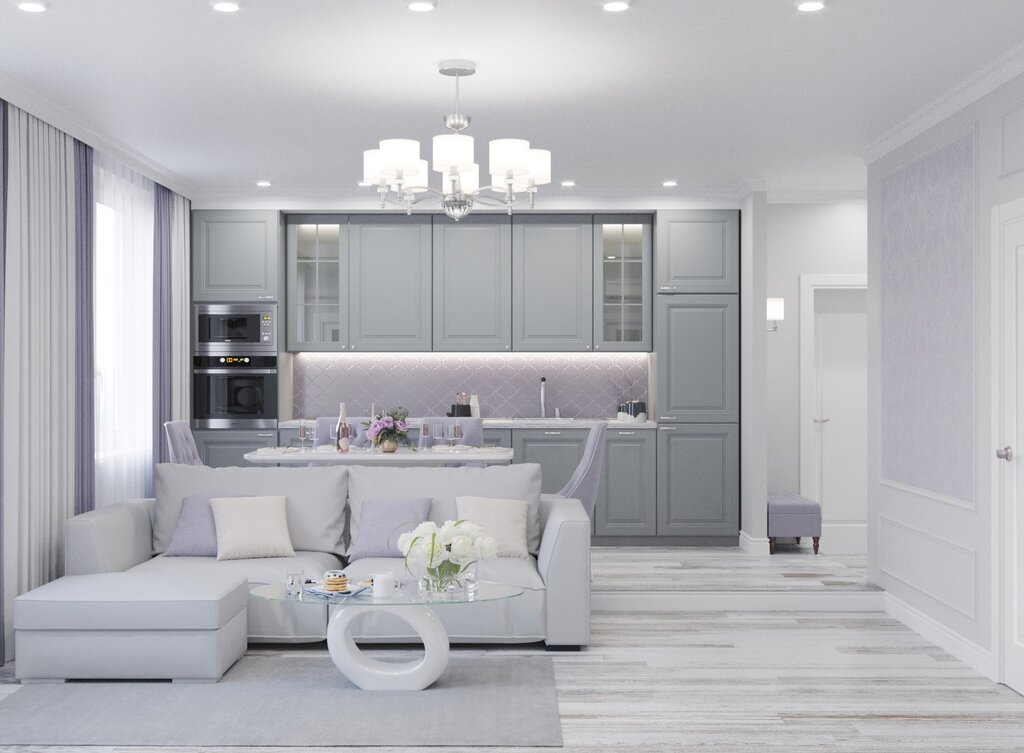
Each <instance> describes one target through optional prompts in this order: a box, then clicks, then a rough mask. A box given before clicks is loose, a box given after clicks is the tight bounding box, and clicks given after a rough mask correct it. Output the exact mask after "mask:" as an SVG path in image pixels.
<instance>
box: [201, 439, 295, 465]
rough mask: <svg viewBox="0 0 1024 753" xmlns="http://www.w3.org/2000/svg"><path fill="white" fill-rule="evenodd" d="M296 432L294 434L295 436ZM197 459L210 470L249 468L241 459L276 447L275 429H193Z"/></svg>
mask: <svg viewBox="0 0 1024 753" xmlns="http://www.w3.org/2000/svg"><path fill="white" fill-rule="evenodd" d="M297 433H298V432H296V434H297ZM192 435H193V436H194V437H195V438H196V448H197V449H198V450H199V457H201V458H202V459H203V462H204V463H205V464H206V465H208V466H210V467H211V468H223V467H225V466H229V465H236V466H249V467H250V468H251V467H252V465H251V464H250V463H247V462H245V460H244V459H243V458H242V456H243V455H245V453H247V452H252V451H253V450H257V449H259V448H260V447H276V446H277V429H251V430H242V429H193V430H192Z"/></svg>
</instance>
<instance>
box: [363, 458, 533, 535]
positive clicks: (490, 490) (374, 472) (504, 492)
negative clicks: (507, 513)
mask: <svg viewBox="0 0 1024 753" xmlns="http://www.w3.org/2000/svg"><path fill="white" fill-rule="evenodd" d="M540 481H541V476H540V466H539V465H538V464H537V463H520V464H517V465H499V466H489V467H487V468H465V467H463V468H374V467H369V466H352V467H351V468H349V477H348V501H349V506H350V507H351V510H352V538H356V536H357V535H358V532H359V511H360V507H361V505H362V503H363V502H365V501H366V500H368V499H380V498H382V497H421V496H422V497H432V498H433V500H434V504H433V505H432V506H431V509H430V520H433V521H434V522H435V523H438V524H440V523H443V522H444V521H446V520H454V519H455V518H456V517H457V510H456V507H455V498H456V497H461V496H465V495H471V496H478V497H500V498H503V499H522V500H525V501H526V504H527V518H526V534H527V545H528V547H529V550H530V552H531V553H536V552H537V550H538V549H539V548H540Z"/></svg>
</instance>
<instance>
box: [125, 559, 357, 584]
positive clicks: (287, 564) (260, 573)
mask: <svg viewBox="0 0 1024 753" xmlns="http://www.w3.org/2000/svg"><path fill="white" fill-rule="evenodd" d="M340 568H341V559H339V558H338V557H337V556H336V555H333V554H327V553H325V552H303V551H297V552H295V556H294V557H261V558H257V559H248V560H223V561H218V560H215V559H210V558H209V557H167V556H165V555H160V556H159V557H154V558H153V559H151V560H147V561H145V562H143V563H142V564H140V565H136V566H135V567H133V568H132V569H131V570H129V571H128V572H131V573H152V574H161V573H181V574H183V575H187V576H188V577H189V578H191V579H192V580H194V581H196V582H198V581H200V580H203V579H205V578H206V577H208V575H210V574H211V573H212V574H215V575H216V574H220V573H223V574H226V575H231V576H233V577H236V578H243V579H245V580H247V581H249V583H250V584H258V583H284V576H285V574H286V573H287V572H288V571H289V570H302V572H303V573H305V576H306V577H307V578H313V579H316V580H319V579H320V578H321V577H322V576H323V574H324V571H326V570H337V569H340Z"/></svg>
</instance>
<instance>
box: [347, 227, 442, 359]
mask: <svg viewBox="0 0 1024 753" xmlns="http://www.w3.org/2000/svg"><path fill="white" fill-rule="evenodd" d="M430 227H431V223H430V217H423V216H415V215H414V216H411V217H407V216H382V215H364V216H352V217H350V218H349V275H350V278H349V350H354V351H357V352H365V351H429V350H430V345H431V319H430V316H431V301H430V293H431V246H430V243H431V230H430Z"/></svg>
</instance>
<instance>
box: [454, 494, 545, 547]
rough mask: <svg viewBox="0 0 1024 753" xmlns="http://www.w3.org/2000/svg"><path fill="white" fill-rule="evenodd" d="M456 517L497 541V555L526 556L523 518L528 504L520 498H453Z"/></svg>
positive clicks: (525, 515) (524, 522) (524, 519)
mask: <svg viewBox="0 0 1024 753" xmlns="http://www.w3.org/2000/svg"><path fill="white" fill-rule="evenodd" d="M455 509H456V510H457V511H458V516H459V520H471V521H472V522H474V523H476V524H477V525H478V526H480V527H481V528H483V529H484V531H485V532H486V533H487V535H488V536H491V537H493V538H494V540H495V541H496V542H497V544H498V556H499V557H519V558H521V559H528V558H529V556H530V552H529V550H528V549H527V546H526V518H527V512H528V511H529V504H528V503H527V502H526V501H525V500H522V499H496V498H493V497H456V498H455Z"/></svg>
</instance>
